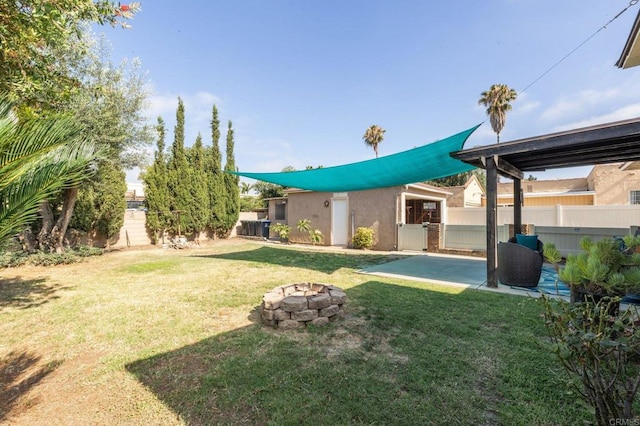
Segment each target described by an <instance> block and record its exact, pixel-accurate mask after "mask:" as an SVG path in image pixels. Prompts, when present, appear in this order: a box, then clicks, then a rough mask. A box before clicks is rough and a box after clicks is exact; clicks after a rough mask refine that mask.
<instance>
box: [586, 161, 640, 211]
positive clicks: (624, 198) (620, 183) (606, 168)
mask: <svg viewBox="0 0 640 426" xmlns="http://www.w3.org/2000/svg"><path fill="white" fill-rule="evenodd" d="M587 180H588V182H589V188H590V189H592V190H594V191H595V192H596V197H595V202H594V205H596V206H603V205H610V206H611V205H626V204H629V192H630V191H640V171H638V170H621V169H620V164H610V165H601V166H595V167H594V168H593V170H591V173H590V174H589V176H588V177H587Z"/></svg>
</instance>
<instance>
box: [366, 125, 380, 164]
mask: <svg viewBox="0 0 640 426" xmlns="http://www.w3.org/2000/svg"><path fill="white" fill-rule="evenodd" d="M384 132H386V130H384V129H383V128H382V127H380V126H378V125H377V124H374V125H371V126H369V128H367V131H366V132H364V136H362V139H363V140H364V143H365V144H367V145H368V146H370V147H372V148H373V151H374V152H375V153H376V158H378V144H380V142H382V140H383V139H384Z"/></svg>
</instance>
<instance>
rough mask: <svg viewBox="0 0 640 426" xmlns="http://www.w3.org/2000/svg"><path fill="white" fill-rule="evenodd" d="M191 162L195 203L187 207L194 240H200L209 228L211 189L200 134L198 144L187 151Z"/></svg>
mask: <svg viewBox="0 0 640 426" xmlns="http://www.w3.org/2000/svg"><path fill="white" fill-rule="evenodd" d="M187 159H188V161H189V166H190V170H189V179H188V180H189V181H190V183H189V189H190V191H191V198H192V199H193V202H192V203H191V204H189V205H188V206H187V215H188V216H189V219H190V221H191V222H192V226H193V233H194V239H198V237H199V235H200V233H201V232H204V230H205V229H206V227H207V223H208V221H209V215H210V211H211V209H210V207H209V206H210V204H209V188H208V185H207V171H206V169H205V167H206V165H205V149H204V146H203V145H202V136H201V135H200V133H198V137H197V138H196V143H195V144H194V145H193V147H191V148H190V149H188V150H187Z"/></svg>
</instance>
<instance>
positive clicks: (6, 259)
mask: <svg viewBox="0 0 640 426" xmlns="http://www.w3.org/2000/svg"><path fill="white" fill-rule="evenodd" d="M28 260H29V256H28V255H27V254H26V253H25V252H23V251H17V252H16V251H12V252H5V253H2V256H0V268H16V267H18V266H22V265H24V264H26V263H27V261H28Z"/></svg>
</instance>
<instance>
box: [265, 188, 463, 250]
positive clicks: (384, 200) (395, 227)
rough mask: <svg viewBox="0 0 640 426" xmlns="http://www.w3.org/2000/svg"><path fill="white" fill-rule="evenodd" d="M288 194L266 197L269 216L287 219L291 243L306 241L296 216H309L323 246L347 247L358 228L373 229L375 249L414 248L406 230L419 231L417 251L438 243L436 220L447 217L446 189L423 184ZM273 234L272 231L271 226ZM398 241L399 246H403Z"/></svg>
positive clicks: (296, 190)
mask: <svg viewBox="0 0 640 426" xmlns="http://www.w3.org/2000/svg"><path fill="white" fill-rule="evenodd" d="M286 195H287V196H286V197H282V198H272V199H269V220H270V221H271V226H273V225H274V224H276V223H286V224H288V225H289V226H290V227H291V229H292V231H291V236H290V238H289V240H290V241H291V242H294V243H296V242H298V243H309V242H310V239H309V237H308V235H306V234H304V233H300V232H298V230H297V228H296V224H297V223H298V221H299V220H302V219H308V220H310V221H311V227H312V228H313V229H318V230H320V231H321V232H322V234H323V236H324V238H323V240H322V243H321V244H323V245H331V246H343V247H349V246H350V245H351V240H352V238H353V235H354V233H355V232H356V229H357V228H359V227H368V228H373V230H374V246H373V249H375V250H398V249H412V248H411V247H408V246H407V244H409V243H410V242H409V241H407V237H406V235H405V234H406V233H411V234H413V233H417V234H419V239H420V241H418V242H416V243H415V244H414V245H415V249H416V250H426V249H427V231H428V232H429V233H430V235H429V237H428V241H429V244H431V243H432V240H433V244H437V241H438V240H437V239H438V230H439V228H440V226H439V225H440V224H441V223H444V222H445V221H446V211H447V197H449V196H451V195H452V192H450V191H449V190H448V188H438V187H435V186H431V185H427V184H424V183H416V184H409V185H401V186H393V187H387V188H378V189H370V190H363V191H353V192H314V191H307V190H299V189H289V190H287V191H286ZM270 236H271V237H274V236H275V233H274V232H273V231H271V233H270ZM399 245H402V246H401V247H400V246H399Z"/></svg>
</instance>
